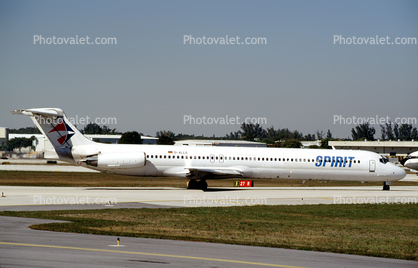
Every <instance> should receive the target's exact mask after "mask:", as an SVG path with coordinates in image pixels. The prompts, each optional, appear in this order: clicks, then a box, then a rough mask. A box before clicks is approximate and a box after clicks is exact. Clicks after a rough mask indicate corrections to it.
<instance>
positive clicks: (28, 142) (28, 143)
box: [6, 136, 36, 153]
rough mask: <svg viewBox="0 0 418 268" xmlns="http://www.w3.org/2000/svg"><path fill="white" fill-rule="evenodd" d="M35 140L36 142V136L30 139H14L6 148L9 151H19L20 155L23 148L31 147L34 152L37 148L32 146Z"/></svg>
mask: <svg viewBox="0 0 418 268" xmlns="http://www.w3.org/2000/svg"><path fill="white" fill-rule="evenodd" d="M34 140H36V138H35V136H32V137H30V138H13V139H10V140H9V141H8V142H7V144H6V147H7V149H8V150H9V151H13V150H14V149H19V153H20V152H21V150H22V148H26V147H30V148H31V149H32V150H34V149H35V146H33V145H32V144H33V141H34Z"/></svg>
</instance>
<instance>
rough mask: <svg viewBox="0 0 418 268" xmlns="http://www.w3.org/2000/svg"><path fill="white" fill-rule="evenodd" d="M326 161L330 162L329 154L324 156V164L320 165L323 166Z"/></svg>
mask: <svg viewBox="0 0 418 268" xmlns="http://www.w3.org/2000/svg"><path fill="white" fill-rule="evenodd" d="M327 162H331V157H330V156H324V164H323V165H322V166H323V167H325V165H326V164H327Z"/></svg>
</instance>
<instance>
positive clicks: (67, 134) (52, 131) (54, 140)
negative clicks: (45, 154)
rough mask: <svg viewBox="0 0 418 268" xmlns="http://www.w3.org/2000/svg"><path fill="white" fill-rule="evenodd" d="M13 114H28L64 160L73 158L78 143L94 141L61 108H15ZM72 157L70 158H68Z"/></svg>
mask: <svg viewBox="0 0 418 268" xmlns="http://www.w3.org/2000/svg"><path fill="white" fill-rule="evenodd" d="M11 113H12V114H23V115H28V116H30V118H31V119H32V120H33V122H34V123H35V125H36V126H37V127H38V128H39V130H40V131H41V132H42V134H44V135H45V136H46V137H47V138H48V140H49V141H50V142H51V144H52V146H54V149H55V151H56V152H57V154H58V156H59V157H60V159H61V158H63V160H72V161H74V157H73V156H72V150H71V149H72V148H73V147H74V146H78V145H89V144H93V143H94V142H93V141H91V140H89V139H88V138H86V137H85V136H84V135H83V134H82V133H81V132H80V131H79V130H78V129H77V128H76V127H75V126H74V125H73V124H72V123H71V122H70V121H69V120H68V118H67V117H66V116H65V114H64V112H63V111H62V110H61V109H59V108H34V109H24V110H15V111H12V112H11ZM68 158H70V159H68Z"/></svg>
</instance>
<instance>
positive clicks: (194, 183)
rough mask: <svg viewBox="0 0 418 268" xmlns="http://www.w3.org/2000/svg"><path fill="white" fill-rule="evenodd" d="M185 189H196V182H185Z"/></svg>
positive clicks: (193, 180)
mask: <svg viewBox="0 0 418 268" xmlns="http://www.w3.org/2000/svg"><path fill="white" fill-rule="evenodd" d="M187 189H198V182H197V181H196V180H195V179H191V180H190V181H188V182H187Z"/></svg>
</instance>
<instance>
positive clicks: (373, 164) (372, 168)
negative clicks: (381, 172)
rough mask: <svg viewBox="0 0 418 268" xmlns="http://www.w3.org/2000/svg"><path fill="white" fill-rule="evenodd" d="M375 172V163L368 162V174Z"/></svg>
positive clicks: (372, 161)
mask: <svg viewBox="0 0 418 268" xmlns="http://www.w3.org/2000/svg"><path fill="white" fill-rule="evenodd" d="M375 171H376V161H374V160H370V161H369V172H375Z"/></svg>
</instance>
